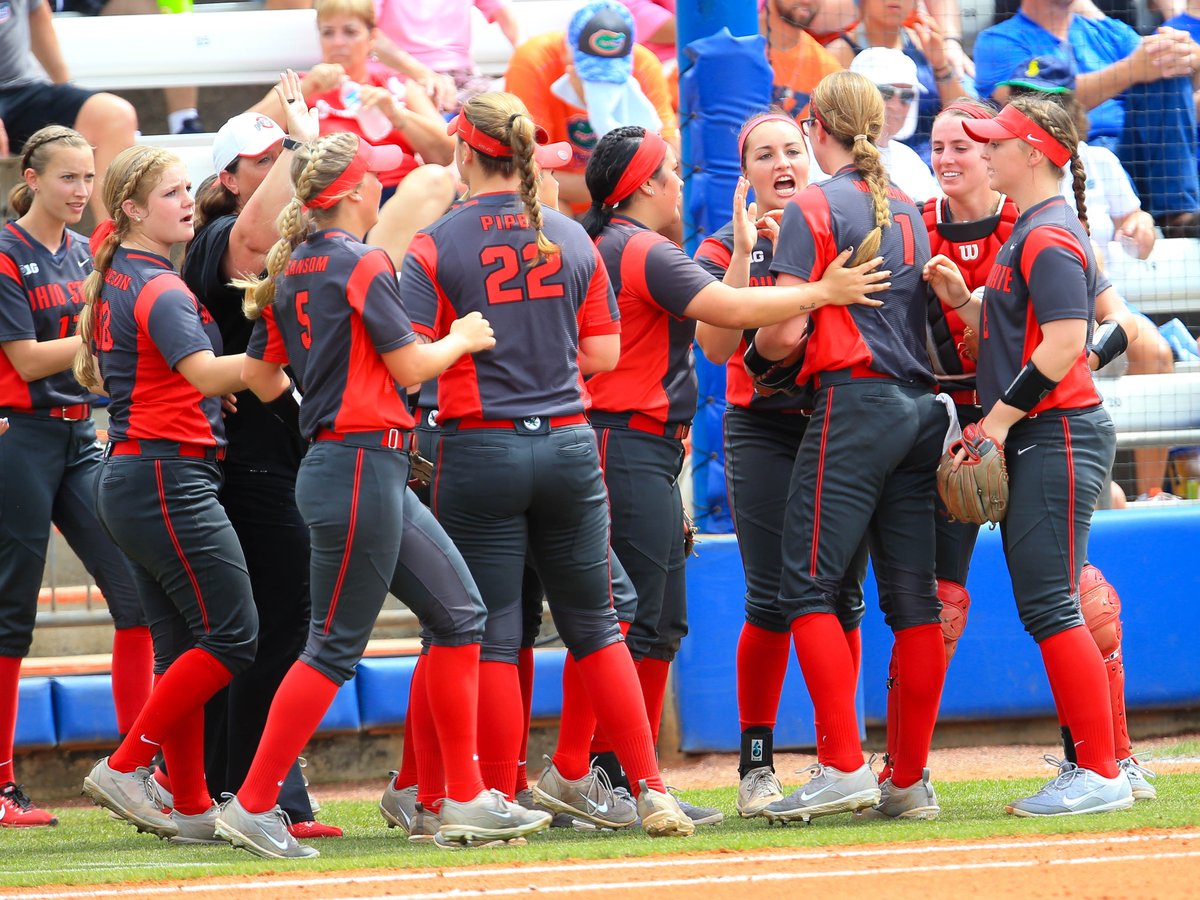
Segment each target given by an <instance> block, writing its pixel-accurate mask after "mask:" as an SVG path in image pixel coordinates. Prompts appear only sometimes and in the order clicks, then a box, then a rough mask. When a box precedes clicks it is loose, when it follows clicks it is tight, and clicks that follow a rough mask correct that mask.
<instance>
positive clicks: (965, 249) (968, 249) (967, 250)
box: [958, 244, 979, 262]
mask: <svg viewBox="0 0 1200 900" xmlns="http://www.w3.org/2000/svg"><path fill="white" fill-rule="evenodd" d="M958 255H959V256H960V257H961V258H962V260H963V262H970V261H971V260H975V259H979V245H978V244H963V246H961V247H959V248H958Z"/></svg>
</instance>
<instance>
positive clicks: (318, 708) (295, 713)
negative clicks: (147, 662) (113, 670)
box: [154, 660, 338, 813]
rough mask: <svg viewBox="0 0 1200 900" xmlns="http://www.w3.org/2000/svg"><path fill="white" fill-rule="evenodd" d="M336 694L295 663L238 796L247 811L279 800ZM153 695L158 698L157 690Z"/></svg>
mask: <svg viewBox="0 0 1200 900" xmlns="http://www.w3.org/2000/svg"><path fill="white" fill-rule="evenodd" d="M159 690H161V687H160V688H159ZM337 692H338V686H337V685H336V684H334V683H333V681H332V680H331V679H330V678H329V677H328V676H326V675H323V674H322V673H320V672H318V671H317V670H316V669H314V668H313V667H312V666H310V665H308V664H307V663H303V662H300V661H299V660H297V661H296V662H294V663H292V667H291V668H290V669H289V670H288V673H287V675H286V676H284V679H283V683H282V684H280V685H279V690H277V691H276V692H275V699H274V700H272V701H271V711H270V712H269V713H267V724H266V726H265V727H264V728H263V735H262V739H261V740H260V741H259V742H258V752H257V753H255V754H254V762H252V763H251V764H250V771H249V772H247V773H246V780H245V782H244V783H243V784H242V786H241V788H240V789H239V790H238V793H237V796H238V800H240V801H241V804H242V806H244V807H245V808H246V811H247V812H251V813H261V812H266V811H267V810H268V809H271V807H273V806H274V805H275V804H276V803H277V802H278V801H279V788H280V786H281V785H282V784H283V779H284V778H286V777H287V773H288V769H290V768H291V767H292V763H294V762H295V761H296V757H297V756H299V755H300V751H302V750H303V749H304V745H305V744H307V743H308V740H309V738H311V737H312V736H313V732H315V731H316V730H317V726H318V725H320V724H321V719H323V718H324V717H325V712H326V711H327V710H328V709H329V704H331V703H333V698H334V695H335V694H337ZM154 693H155V696H157V695H158V691H155V692H154Z"/></svg>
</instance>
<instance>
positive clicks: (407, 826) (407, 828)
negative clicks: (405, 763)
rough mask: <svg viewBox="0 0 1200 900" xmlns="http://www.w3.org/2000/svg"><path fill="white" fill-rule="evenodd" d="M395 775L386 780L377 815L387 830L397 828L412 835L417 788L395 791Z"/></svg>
mask: <svg viewBox="0 0 1200 900" xmlns="http://www.w3.org/2000/svg"><path fill="white" fill-rule="evenodd" d="M395 784H396V773H395V772H392V773H391V774H390V776H389V778H388V783H387V787H385V788H384V789H383V796H382V797H381V798H380V800H379V814H380V815H381V816H383V821H385V822H387V827H388V828H399V829H401V830H402V831H403V832H404V833H405V834H408V835H411V834H412V823H413V816H415V815H416V813H417V786H416V785H415V784H414V785H410V786H409V787H406V788H401V789H400V790H396V787H395Z"/></svg>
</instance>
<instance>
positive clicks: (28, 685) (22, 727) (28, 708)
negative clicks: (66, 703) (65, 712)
mask: <svg viewBox="0 0 1200 900" xmlns="http://www.w3.org/2000/svg"><path fill="white" fill-rule="evenodd" d="M13 743H14V745H15V746H17V747H30V748H32V747H53V746H54V745H55V744H57V743H58V730H57V729H56V728H55V726H54V698H53V685H52V684H51V682H50V679H49V678H22V679H21V680H20V682H19V683H18V687H17V732H16V739H15V740H14V742H13Z"/></svg>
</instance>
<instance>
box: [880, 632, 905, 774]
mask: <svg viewBox="0 0 1200 900" xmlns="http://www.w3.org/2000/svg"><path fill="white" fill-rule="evenodd" d="M899 742H900V667H899V665H897V663H896V643H895V641H894V640H893V642H892V658H891V660H890V661H889V662H888V678H887V739H886V743H885V747H886V749H885V750H884V766H883V770H882V771H881V772H880V773H879V783H880V784H882V783H883V782H884V781H885V780H886V779H888V778H891V777H892V766H894V765H895V764H896V753H897V751H898V750H899Z"/></svg>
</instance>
